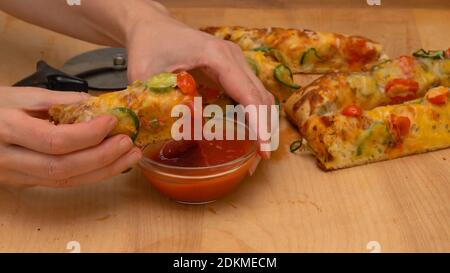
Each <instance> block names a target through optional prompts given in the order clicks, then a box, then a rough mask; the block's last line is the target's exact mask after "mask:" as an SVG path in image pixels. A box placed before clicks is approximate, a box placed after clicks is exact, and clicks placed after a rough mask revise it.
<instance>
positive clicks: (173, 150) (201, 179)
mask: <svg viewBox="0 0 450 273" xmlns="http://www.w3.org/2000/svg"><path fill="white" fill-rule="evenodd" d="M242 126H243V125H242ZM247 130H248V128H247ZM256 146H257V145H256V141H255V140H248V139H246V140H200V141H169V142H166V143H164V144H162V145H159V146H158V147H156V146H153V147H148V148H147V149H145V150H144V157H143V159H142V160H141V162H140V163H139V165H140V167H141V168H142V169H143V172H144V175H145V177H146V178H147V179H148V181H149V182H150V183H151V184H152V185H153V187H155V188H156V189H157V190H158V191H159V192H161V193H163V194H164V195H166V196H168V197H170V198H172V199H174V200H176V201H179V202H183V203H207V202H211V201H214V200H216V199H218V198H220V197H222V196H224V195H226V194H228V193H229V192H231V191H232V190H233V189H235V188H236V186H237V185H238V184H239V183H240V182H241V181H242V179H243V178H245V177H246V176H247V175H248V172H249V168H250V167H251V166H252V165H253V164H252V163H253V162H254V161H255V159H256Z"/></svg>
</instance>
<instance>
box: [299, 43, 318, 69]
mask: <svg viewBox="0 0 450 273" xmlns="http://www.w3.org/2000/svg"><path fill="white" fill-rule="evenodd" d="M319 61H322V57H320V56H319V54H318V53H317V50H316V49H315V48H313V47H312V48H310V49H308V50H306V51H305V52H304V53H303V55H302V58H301V59H300V64H301V65H308V64H313V63H316V62H319Z"/></svg>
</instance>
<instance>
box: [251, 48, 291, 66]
mask: <svg viewBox="0 0 450 273" xmlns="http://www.w3.org/2000/svg"><path fill="white" fill-rule="evenodd" d="M252 50H253V51H260V52H264V53H265V54H269V55H271V56H272V57H274V58H275V60H277V61H279V62H280V63H282V64H284V65H287V61H286V58H285V57H284V54H283V53H282V52H281V51H280V50H278V49H275V48H271V47H267V46H260V47H257V48H254V49H252Z"/></svg>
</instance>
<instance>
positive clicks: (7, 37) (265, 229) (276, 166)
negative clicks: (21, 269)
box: [0, 0, 450, 252]
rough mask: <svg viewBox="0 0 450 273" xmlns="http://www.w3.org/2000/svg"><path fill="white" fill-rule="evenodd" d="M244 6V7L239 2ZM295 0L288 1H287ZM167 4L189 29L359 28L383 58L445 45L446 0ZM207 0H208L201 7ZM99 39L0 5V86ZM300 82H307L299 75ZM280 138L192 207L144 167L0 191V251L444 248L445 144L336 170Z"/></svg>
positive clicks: (449, 14)
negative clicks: (216, 195)
mask: <svg viewBox="0 0 450 273" xmlns="http://www.w3.org/2000/svg"><path fill="white" fill-rule="evenodd" d="M242 2H245V3H242ZM291 2H295V3H294V4H292V3H291ZM336 2H337V1H303V2H302V1H288V0H278V1H267V0H266V1H256V0H251V1H230V0H228V1H219V0H218V1H199V0H197V1H195V0H191V1H189V0H187V1H182V0H170V1H166V2H165V3H166V4H167V5H168V6H169V7H170V8H171V11H172V12H173V14H174V15H175V16H176V17H177V18H179V19H180V20H182V21H184V22H186V23H187V24H189V25H191V26H193V27H200V26H207V25H246V26H258V27H264V26H282V27H295V28H308V29H314V30H322V31H334V32H342V33H348V34H360V35H364V36H367V37H369V38H372V39H374V40H377V41H380V42H381V43H383V44H384V45H385V48H386V51H387V53H388V54H389V55H390V56H398V55H400V54H408V53H410V52H412V51H413V50H415V49H417V48H420V47H424V48H430V49H431V48H433V49H434V48H436V49H439V48H448V47H449V46H450V36H449V35H448V29H449V26H450V25H449V19H448V18H450V7H449V2H448V1H446V0H442V1H439V0H435V1H419V0H416V1H406V0H405V1H389V3H385V2H387V1H384V0H382V2H381V3H382V5H381V6H380V7H370V6H368V5H366V4H365V1H364V0H361V1H340V2H337V3H336ZM205 3H207V4H205ZM96 47H97V46H95V45H91V44H88V43H85V42H81V41H78V40H74V39H71V38H68V37H65V36H62V35H59V34H55V33H52V32H50V31H47V30H43V29H41V28H38V27H35V26H31V25H29V24H26V23H23V22H21V21H18V20H16V19H13V18H12V17H10V16H7V15H5V14H3V13H0V59H1V62H0V84H1V85H10V84H12V83H14V82H15V81H17V80H19V79H21V78H22V77H24V76H26V75H28V74H30V73H31V72H33V70H34V64H35V62H36V61H37V60H38V59H45V60H46V61H48V62H49V63H50V64H52V65H54V66H60V65H62V63H63V62H64V61H65V60H67V59H68V58H70V57H72V56H74V55H76V54H78V53H81V52H83V51H86V50H90V49H93V48H96ZM300 80H305V79H300ZM281 133H282V135H281V145H280V148H279V150H278V151H277V152H275V153H274V154H273V156H272V159H271V160H270V161H266V162H263V163H262V164H260V166H259V168H258V170H257V172H256V173H255V174H254V176H252V177H248V178H247V179H246V181H245V183H243V185H242V186H241V187H239V188H238V190H237V191H235V192H234V193H233V194H231V195H229V196H227V197H226V198H224V199H222V200H219V201H217V202H215V203H213V204H209V205H204V206H188V205H180V204H177V203H174V202H172V201H170V200H168V199H166V198H165V197H162V196H161V195H159V194H158V193H157V192H155V191H154V190H153V189H152V188H151V187H150V186H149V185H148V184H147V183H146V182H145V180H144V179H143V176H142V174H141V172H140V171H138V170H134V171H132V172H131V173H128V174H125V175H121V176H118V177H116V178H113V179H110V180H109V181H105V182H103V183H101V184H98V185H92V186H87V187H83V188H79V189H69V190H49V189H40V188H30V189H22V190H18V189H10V188H6V187H0V251H7V252H9V251H32V252H47V251H54V252H69V250H68V249H67V246H69V248H70V247H71V246H72V245H73V244H72V243H69V242H71V241H76V242H78V243H79V244H78V243H75V245H79V246H81V251H82V252H93V251H114V252H122V251H125V252H135V251H146V252H154V251H220V252H224V251H232V252H234V251H251V252H254V251H264V252H273V251H283V252H297V251H314V252H318V251H340V252H353V251H358V252H370V251H374V250H375V251H376V250H380V251H384V252H389V251H408V252H409V251H411V252H415V251H450V149H447V150H444V151H438V152H432V153H427V154H422V155H416V156H410V157H406V158H402V159H396V160H392V161H387V162H381V163H376V164H370V165H367V166H361V167H355V168H350V169H345V170H340V171H334V172H328V173H325V172H322V171H321V170H319V169H318V168H317V167H316V165H315V162H314V159H313V158H312V157H311V156H310V155H308V154H299V155H297V154H295V155H294V154H290V153H289V152H288V147H289V144H290V142H291V141H292V140H294V139H296V138H297V137H298V136H297V134H296V132H295V130H293V128H292V127H291V126H290V125H289V124H288V123H287V122H286V121H285V120H283V121H282V132H281Z"/></svg>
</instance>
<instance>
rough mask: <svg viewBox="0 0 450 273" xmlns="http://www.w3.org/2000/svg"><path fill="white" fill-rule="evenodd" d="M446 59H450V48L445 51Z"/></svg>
mask: <svg viewBox="0 0 450 273" xmlns="http://www.w3.org/2000/svg"><path fill="white" fill-rule="evenodd" d="M445 57H447V58H449V59H450V48H449V49H447V50H446V51H445Z"/></svg>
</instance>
